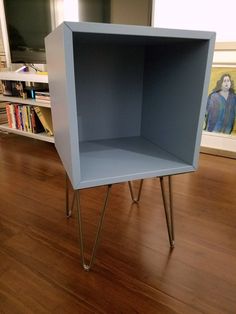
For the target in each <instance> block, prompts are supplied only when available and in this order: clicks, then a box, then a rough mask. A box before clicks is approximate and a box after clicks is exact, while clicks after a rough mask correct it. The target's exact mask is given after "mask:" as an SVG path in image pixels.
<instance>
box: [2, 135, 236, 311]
mask: <svg viewBox="0 0 236 314" xmlns="http://www.w3.org/2000/svg"><path fill="white" fill-rule="evenodd" d="M0 154H1V158H0V313H4V314H8V313H9V314H12V313H13V314H14V313H17V314H18V313H63V314H64V313H161V314H162V313H164V314H165V313H168V314H176V313H178V314H189V313H191V314H192V313H193V314H197V313H207V314H215V313H217V314H218V313H219V314H220V313H222V314H226V313H227V314H228V313H229V314H231V313H232V314H234V313H235V311H236V270H235V265H236V242H235V238H236V210H235V209H236V193H235V186H236V167H235V166H236V161H235V160H233V159H229V158H222V157H216V156H210V155H206V154H201V157H200V168H199V170H198V171H197V172H195V173H189V174H185V175H178V176H175V177H174V178H173V189H174V190H173V197H174V210H175V231H176V247H175V249H174V250H172V251H171V250H170V249H169V244H168V236H167V231H166V225H165V218H164V212H163V205H162V200H161V191H160V185H159V181H158V179H149V180H145V181H144V185H143V191H142V196H141V200H140V203H139V204H132V203H131V198H130V195H129V190H128V185H127V184H125V183H124V184H117V185H114V186H113V187H112V192H111V198H110V201H109V206H108V209H107V212H106V216H105V223H104V228H103V231H102V237H101V242H100V246H99V248H98V252H97V258H96V260H95V265H94V268H93V270H92V271H91V272H89V273H88V272H85V271H84V270H83V269H82V267H81V265H80V253H79V246H78V237H77V222H76V213H75V212H73V215H72V217H71V219H67V218H66V217H65V208H64V207H65V200H64V195H65V191H64V188H65V186H64V184H65V177H64V170H63V167H62V165H61V162H60V160H59V158H58V156H57V153H56V151H55V149H54V147H53V145H52V144H49V143H43V142H39V141H36V140H32V139H25V138H22V137H18V136H16V135H9V136H6V135H3V134H0ZM104 191H105V189H104V187H99V188H96V189H88V190H83V191H82V192H81V205H82V208H83V210H82V214H83V221H84V227H85V228H84V231H85V237H86V238H85V240H86V241H85V254H86V257H87V258H88V257H89V256H90V254H91V248H92V245H93V239H94V234H95V228H96V223H97V218H98V215H99V208H100V207H101V205H102V203H103V198H104Z"/></svg>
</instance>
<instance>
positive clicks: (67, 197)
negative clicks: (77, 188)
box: [66, 173, 75, 218]
mask: <svg viewBox="0 0 236 314" xmlns="http://www.w3.org/2000/svg"><path fill="white" fill-rule="evenodd" d="M69 199H70V196H69V178H68V175H67V173H66V217H67V218H70V217H71V215H72V209H73V207H74V203H75V192H74V193H73V197H72V203H71V206H70V204H69V203H70V200H69Z"/></svg>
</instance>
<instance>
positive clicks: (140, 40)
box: [46, 22, 215, 190]
mask: <svg viewBox="0 0 236 314" xmlns="http://www.w3.org/2000/svg"><path fill="white" fill-rule="evenodd" d="M214 38H215V34H214V33H211V32H199V31H184V30H182V31H180V30H169V29H159V28H151V27H142V26H127V25H112V24H102V23H99V24H97V23H73V22H65V23H63V24H62V25H61V26H59V27H58V28H57V29H56V30H54V31H53V32H52V33H51V34H50V35H49V36H47V37H46V53H47V67H48V75H49V87H50V95H51V107H52V118H53V125H54V132H55V145H56V148H57V151H58V153H59V155H60V157H61V160H62V162H63V165H64V167H65V169H66V171H67V174H68V176H69V178H70V181H71V183H72V185H73V188H74V189H75V190H77V189H81V188H86V187H93V186H98V185H104V184H112V183H116V182H122V181H124V182H125V181H129V180H134V179H142V178H148V177H155V176H165V175H173V174H178V173H184V172H189V171H194V170H195V169H196V168H197V164H198V155H199V150H200V141H201V132H202V122H203V119H204V114H205V105H206V99H207V88H208V83H209V77H210V70H211V63H212V58H213V50H214ZM55 51H56V52H57V53H55ZM59 108H60V109H59Z"/></svg>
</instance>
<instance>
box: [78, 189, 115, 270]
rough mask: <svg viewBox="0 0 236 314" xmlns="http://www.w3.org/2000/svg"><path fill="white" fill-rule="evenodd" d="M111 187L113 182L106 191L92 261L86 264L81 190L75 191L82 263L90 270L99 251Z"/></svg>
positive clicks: (85, 268)
mask: <svg viewBox="0 0 236 314" xmlns="http://www.w3.org/2000/svg"><path fill="white" fill-rule="evenodd" d="M111 187H112V185H111V184H109V185H108V186H107V193H106V197H105V201H104V205H103V208H102V209H101V213H100V219H99V222H98V226H97V232H96V236H95V241H94V245H93V249H92V254H91V258H90V261H89V263H88V264H86V262H85V257H84V240H83V237H84V236H83V228H82V218H81V207H80V193H79V192H80V191H79V190H76V191H75V199H76V207H77V216H78V229H79V230H78V231H79V241H80V254H81V263H82V266H83V268H84V270H86V271H89V270H90V269H91V267H92V266H93V263H94V259H95V255H96V251H97V246H98V242H99V239H100V233H101V229H102V224H103V220H104V215H105V210H106V207H107V203H108V198H109V194H110V190H111Z"/></svg>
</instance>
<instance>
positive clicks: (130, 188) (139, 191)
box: [128, 179, 143, 203]
mask: <svg viewBox="0 0 236 314" xmlns="http://www.w3.org/2000/svg"><path fill="white" fill-rule="evenodd" d="M128 184H129V191H130V195H131V198H132V201H133V202H134V203H138V202H139V200H140V196H141V192H142V187H143V179H141V180H140V185H139V190H138V197H137V198H134V193H133V188H132V183H131V181H128Z"/></svg>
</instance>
